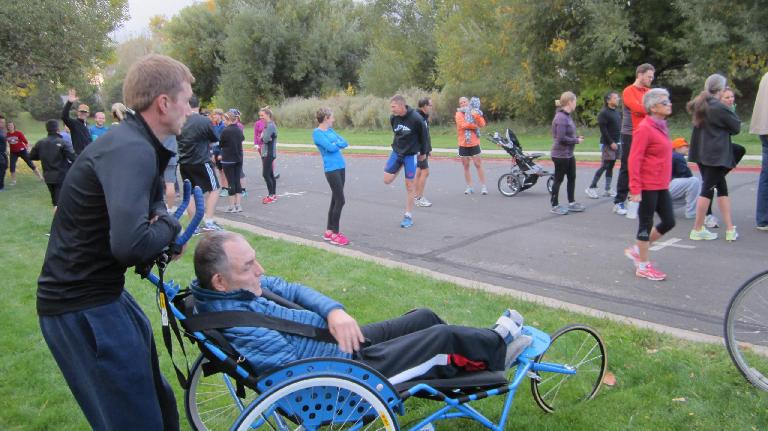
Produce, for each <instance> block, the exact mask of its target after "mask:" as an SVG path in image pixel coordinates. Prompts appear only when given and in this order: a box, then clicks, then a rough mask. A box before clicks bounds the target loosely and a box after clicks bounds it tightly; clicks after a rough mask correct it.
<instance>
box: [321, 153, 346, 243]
mask: <svg viewBox="0 0 768 431" xmlns="http://www.w3.org/2000/svg"><path fill="white" fill-rule="evenodd" d="M345 172H346V170H345V169H344V168H341V169H336V170H335V171H330V172H326V173H325V179H326V180H328V185H329V186H331V206H330V207H329V208H328V225H327V227H326V229H328V230H329V231H331V232H333V233H339V220H340V219H341V209H342V208H343V207H344V180H345V177H346V175H345Z"/></svg>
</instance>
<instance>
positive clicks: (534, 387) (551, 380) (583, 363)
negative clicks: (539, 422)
mask: <svg viewBox="0 0 768 431" xmlns="http://www.w3.org/2000/svg"><path fill="white" fill-rule="evenodd" d="M536 362H539V363H541V362H546V363H551V364H560V365H565V366H566V367H569V368H571V369H575V370H576V374H560V373H555V372H538V373H537V376H538V378H537V379H532V380H531V391H532V392H533V399H534V400H535V401H536V404H538V405H539V407H541V408H542V410H544V411H545V412H547V413H552V412H553V411H555V410H556V409H559V408H566V407H568V406H571V405H573V404H576V403H578V402H581V401H586V400H591V399H592V398H594V397H595V395H596V394H597V391H598V390H599V389H600V385H601V384H602V383H603V376H604V375H605V370H606V368H607V365H608V357H607V356H606V353H605V344H604V343H603V340H602V338H600V335H598V333H597V332H596V331H595V330H594V329H592V328H590V327H589V326H585V325H569V326H566V327H564V328H561V329H559V330H558V331H557V332H555V334H554V335H552V342H551V343H550V345H549V348H547V350H546V351H545V352H544V353H542V354H541V355H539V356H538V357H537V358H536Z"/></svg>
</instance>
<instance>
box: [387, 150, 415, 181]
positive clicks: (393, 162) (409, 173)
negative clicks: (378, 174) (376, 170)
mask: <svg viewBox="0 0 768 431" xmlns="http://www.w3.org/2000/svg"><path fill="white" fill-rule="evenodd" d="M417 158H418V154H408V155H403V154H398V153H396V152H394V151H392V153H391V154H390V155H389V159H387V164H386V165H385V166H384V172H386V173H388V174H396V173H398V172H400V168H401V167H403V166H405V178H407V179H409V180H412V179H413V178H414V177H416V160H417Z"/></svg>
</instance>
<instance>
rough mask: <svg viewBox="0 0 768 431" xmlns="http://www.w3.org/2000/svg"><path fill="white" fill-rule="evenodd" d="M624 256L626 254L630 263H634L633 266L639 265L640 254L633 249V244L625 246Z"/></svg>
mask: <svg viewBox="0 0 768 431" xmlns="http://www.w3.org/2000/svg"><path fill="white" fill-rule="evenodd" d="M624 256H627V259H629V260H631V261H632V263H634V264H635V268H637V267H638V266H640V255H639V254H637V251H636V250H635V246H632V247H628V248H625V249H624Z"/></svg>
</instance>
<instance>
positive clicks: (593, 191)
mask: <svg viewBox="0 0 768 431" xmlns="http://www.w3.org/2000/svg"><path fill="white" fill-rule="evenodd" d="M584 194H585V195H587V197H588V198H590V199H597V198H598V197H599V196H598V195H597V187H590V188H587V189H584Z"/></svg>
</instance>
